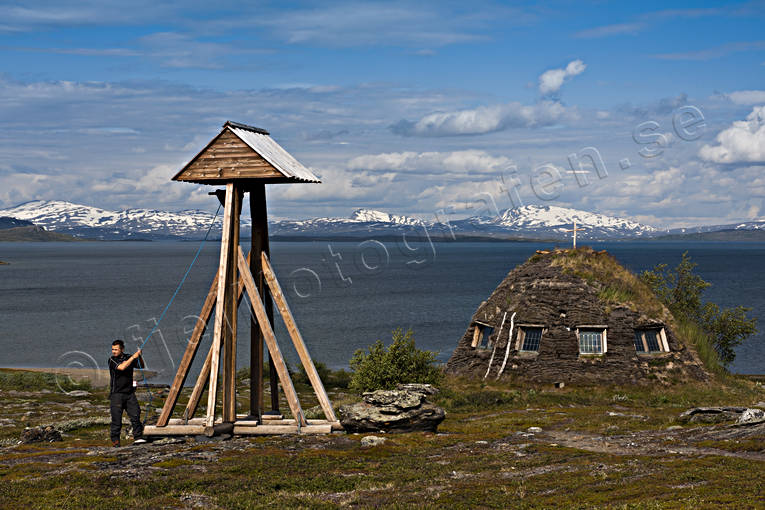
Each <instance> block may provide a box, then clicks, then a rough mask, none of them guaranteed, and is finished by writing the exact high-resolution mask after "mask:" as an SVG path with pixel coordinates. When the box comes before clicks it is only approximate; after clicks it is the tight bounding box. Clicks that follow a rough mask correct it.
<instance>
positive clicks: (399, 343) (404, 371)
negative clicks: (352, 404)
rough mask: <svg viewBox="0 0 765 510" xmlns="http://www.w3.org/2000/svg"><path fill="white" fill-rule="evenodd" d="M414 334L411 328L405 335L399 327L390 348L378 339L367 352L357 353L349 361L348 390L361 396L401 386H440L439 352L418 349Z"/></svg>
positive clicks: (394, 332) (358, 351) (394, 333)
mask: <svg viewBox="0 0 765 510" xmlns="http://www.w3.org/2000/svg"><path fill="white" fill-rule="evenodd" d="M413 335H414V333H413V332H412V330H411V329H410V330H408V331H407V332H406V333H404V331H403V330H402V329H401V328H398V329H396V330H395V331H393V343H391V345H390V346H389V347H387V348H386V347H385V345H384V344H383V343H382V341H380V340H378V341H377V342H375V343H374V344H373V345H371V346H370V347H369V349H368V352H366V353H365V352H364V350H363V349H359V350H357V351H356V352H355V353H354V354H353V358H351V362H350V365H351V372H352V375H351V381H350V385H349V388H350V389H351V390H353V391H357V392H359V393H361V392H364V391H374V390H382V389H393V388H395V387H396V385H397V384H400V383H428V384H433V385H438V384H440V383H441V380H442V379H443V373H442V372H441V368H440V367H438V366H436V365H435V361H436V353H434V352H431V351H421V350H419V349H417V347H415V345H414V338H413Z"/></svg>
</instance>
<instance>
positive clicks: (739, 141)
mask: <svg viewBox="0 0 765 510" xmlns="http://www.w3.org/2000/svg"><path fill="white" fill-rule="evenodd" d="M716 141H717V143H718V145H714V146H711V145H704V146H703V147H702V148H701V149H700V150H699V156H701V158H702V159H705V160H707V161H713V162H715V163H765V106H755V107H754V109H753V110H752V113H750V114H749V115H747V117H746V120H737V121H735V122H734V123H733V124H732V125H731V126H730V127H729V128H727V129H724V130H722V131H720V132H719V133H718V134H717V138H716Z"/></svg>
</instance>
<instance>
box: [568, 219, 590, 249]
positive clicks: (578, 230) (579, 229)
mask: <svg viewBox="0 0 765 510" xmlns="http://www.w3.org/2000/svg"><path fill="white" fill-rule="evenodd" d="M585 230H587V229H586V228H576V220H574V228H567V229H566V232H573V233H574V249H575V250H576V233H577V232H583V231H585Z"/></svg>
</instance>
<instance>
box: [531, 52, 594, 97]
mask: <svg viewBox="0 0 765 510" xmlns="http://www.w3.org/2000/svg"><path fill="white" fill-rule="evenodd" d="M585 69H587V66H586V65H585V63H584V62H582V61H581V60H578V59H577V60H572V61H571V62H569V63H568V65H567V66H566V67H565V68H563V69H550V70H549V71H545V72H544V73H542V74H541V75H540V76H539V92H541V93H542V95H543V96H548V95H550V94H555V93H557V92H558V91H559V90H560V88H561V87H562V86H563V82H564V81H565V80H567V79H569V78H571V77H573V76H577V75H579V74H582V73H583V72H584V70H585Z"/></svg>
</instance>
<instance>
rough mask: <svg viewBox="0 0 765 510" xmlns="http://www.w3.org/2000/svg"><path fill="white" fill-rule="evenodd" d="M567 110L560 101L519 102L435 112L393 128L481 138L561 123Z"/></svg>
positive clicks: (420, 133)
mask: <svg viewBox="0 0 765 510" xmlns="http://www.w3.org/2000/svg"><path fill="white" fill-rule="evenodd" d="M565 114H566V108H565V107H564V106H563V105H562V104H560V103H559V102H557V101H542V102H540V103H537V104H535V105H523V104H521V103H518V102H512V103H507V104H500V105H492V106H479V107H478V108H474V109H471V110H458V111H455V112H444V113H431V114H429V115H426V116H424V117H422V118H421V119H420V120H418V121H416V122H411V121H407V120H402V121H399V122H398V123H396V124H394V125H393V126H392V127H391V129H392V130H393V132H394V133H397V134H400V135H406V136H454V135H480V134H485V133H492V132H494V131H503V130H505V129H508V128H521V127H525V128H533V127H540V126H551V125H554V124H557V123H558V122H559V121H560V120H561V119H562V118H563V117H564V115H565Z"/></svg>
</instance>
